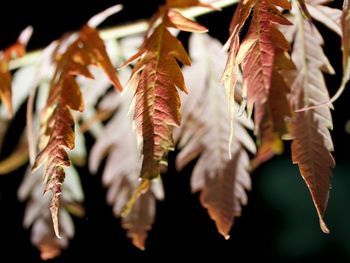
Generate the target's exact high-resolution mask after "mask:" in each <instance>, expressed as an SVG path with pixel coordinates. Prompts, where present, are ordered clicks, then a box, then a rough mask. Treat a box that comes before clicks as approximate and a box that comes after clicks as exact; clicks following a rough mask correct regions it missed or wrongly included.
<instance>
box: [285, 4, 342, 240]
mask: <svg viewBox="0 0 350 263" xmlns="http://www.w3.org/2000/svg"><path fill="white" fill-rule="evenodd" d="M293 3H294V4H295V14H294V17H293V20H294V24H295V34H294V40H293V42H294V45H293V52H292V58H293V61H294V63H295V65H296V67H297V72H298V74H297V76H296V77H295V80H294V82H293V85H292V96H293V98H292V107H293V109H301V108H304V107H305V106H312V105H318V104H320V103H322V102H324V101H329V95H328V91H327V87H326V84H325V81H324V77H323V74H322V72H325V73H330V74H333V73H334V70H333V68H332V66H331V65H330V63H329V61H328V59H327V57H326V56H325V54H324V53H323V50H322V45H323V39H322V36H321V35H320V33H319V32H318V30H317V28H316V27H315V26H314V25H313V24H312V22H311V21H309V20H307V19H306V18H305V17H304V16H303V15H302V11H301V10H300V9H298V6H297V3H296V1H294V2H293ZM330 107H331V106H323V107H317V108H315V109H311V110H307V111H302V112H297V113H295V115H294V117H293V119H292V122H291V130H292V137H293V142H292V159H293V163H295V164H298V166H299V170H300V173H301V175H302V177H303V179H304V180H305V182H306V184H307V186H308V188H309V190H310V192H311V196H312V199H313V202H314V204H315V207H316V210H317V213H318V216H319V219H320V226H321V229H322V231H323V232H325V233H328V232H329V230H328V228H327V226H326V224H325V222H324V220H323V216H324V212H325V210H326V207H327V202H328V196H329V189H330V179H331V175H332V172H331V168H333V167H334V165H335V162H334V159H333V157H332V155H331V152H332V151H333V142H332V138H331V136H330V132H329V129H332V127H333V124H332V117H331V113H330Z"/></svg>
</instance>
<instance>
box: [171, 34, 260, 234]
mask: <svg viewBox="0 0 350 263" xmlns="http://www.w3.org/2000/svg"><path fill="white" fill-rule="evenodd" d="M190 54H191V57H192V58H193V61H194V62H193V66H192V67H191V68H185V69H184V76H185V79H186V81H187V83H188V85H189V95H188V96H186V97H185V98H183V105H182V107H181V110H182V113H183V123H182V125H181V128H180V129H179V130H177V132H176V133H175V134H176V137H177V138H178V140H179V145H180V147H181V148H182V149H181V151H180V153H179V154H178V156H177V159H176V165H177V168H178V169H182V168H183V167H184V166H185V165H186V164H188V163H189V162H190V161H191V160H193V159H194V158H197V157H199V159H198V161H197V163H196V165H195V167H194V170H193V172H192V179H191V187H192V191H201V195H200V201H201V204H202V205H203V207H205V208H207V209H208V213H209V215H210V217H211V218H212V219H213V220H214V221H215V223H216V226H217V229H218V231H219V233H220V234H222V235H223V236H224V237H225V238H228V237H229V231H230V229H231V226H232V225H233V222H234V218H235V217H237V216H240V214H241V205H244V204H246V203H247V195H246V193H245V191H246V190H248V189H250V178H249V173H248V167H249V157H248V154H247V151H246V150H245V148H247V149H249V150H250V151H251V152H253V153H254V152H255V145H254V142H253V140H252V139H251V137H250V136H249V134H248V133H247V131H246V129H245V127H249V128H252V127H253V124H252V122H251V121H249V120H248V119H247V118H246V116H241V117H239V116H235V118H234V123H233V125H234V131H235V132H234V134H233V140H232V147H231V148H230V149H231V155H232V159H230V158H229V155H228V151H229V143H228V142H229V141H228V140H229V132H230V124H229V121H230V117H229V112H228V109H227V107H226V105H225V103H223V102H224V101H225V92H224V90H223V89H221V88H220V80H219V78H218V76H219V74H220V72H222V70H223V68H224V65H223V64H222V63H221V62H222V61H224V58H225V53H223V52H222V46H221V44H220V43H219V42H218V41H217V40H214V39H212V38H210V37H209V36H208V35H197V34H193V35H192V36H191V38H190ZM236 106H237V105H236ZM237 108H238V106H237V107H236V109H237Z"/></svg>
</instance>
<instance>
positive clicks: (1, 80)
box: [0, 26, 33, 117]
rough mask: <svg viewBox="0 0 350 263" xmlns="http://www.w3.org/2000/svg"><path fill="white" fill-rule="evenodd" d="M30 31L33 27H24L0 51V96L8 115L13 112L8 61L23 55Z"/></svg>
mask: <svg viewBox="0 0 350 263" xmlns="http://www.w3.org/2000/svg"><path fill="white" fill-rule="evenodd" d="M32 31H33V29H32V27H30V26H29V27H27V28H26V29H24V30H23V31H22V32H21V34H20V36H19V37H18V40H17V42H16V43H15V44H13V45H12V46H10V47H8V48H6V49H5V50H4V51H2V52H1V53H0V98H1V100H2V101H3V103H4V104H5V106H6V108H7V110H8V112H9V116H10V117H11V116H12V114H13V107H12V91H11V82H12V77H11V73H10V71H9V63H10V61H11V59H13V58H18V57H22V56H24V54H25V49H26V45H27V42H28V41H29V38H30V37H31V35H32Z"/></svg>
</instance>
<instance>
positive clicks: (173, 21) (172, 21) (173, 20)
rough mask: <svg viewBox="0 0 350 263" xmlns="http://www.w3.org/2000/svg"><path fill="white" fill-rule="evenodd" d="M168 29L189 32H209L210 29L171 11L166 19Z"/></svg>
mask: <svg viewBox="0 0 350 263" xmlns="http://www.w3.org/2000/svg"><path fill="white" fill-rule="evenodd" d="M165 25H166V26H167V27H173V28H176V29H179V30H182V31H188V32H200V33H203V32H207V31H208V29H207V28H206V27H204V26H202V25H200V24H198V23H196V22H194V21H192V20H190V19H188V18H186V17H184V16H183V15H182V14H181V13H179V12H177V11H175V10H169V11H168V12H167V16H166V19H165Z"/></svg>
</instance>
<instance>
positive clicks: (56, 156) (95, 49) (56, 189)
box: [33, 26, 122, 236]
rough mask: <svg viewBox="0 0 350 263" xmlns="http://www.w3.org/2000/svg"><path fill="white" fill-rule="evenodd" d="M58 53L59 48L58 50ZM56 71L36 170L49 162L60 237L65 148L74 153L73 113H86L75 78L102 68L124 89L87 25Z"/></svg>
mask: <svg viewBox="0 0 350 263" xmlns="http://www.w3.org/2000/svg"><path fill="white" fill-rule="evenodd" d="M57 50H59V48H58V49H57ZM55 59H56V65H57V66H56V70H55V73H54V76H53V78H52V81H51V88H50V93H49V97H48V100H47V104H46V106H45V108H44V110H43V111H42V115H41V125H42V128H41V130H42V132H41V141H40V142H39V143H40V145H41V147H42V151H41V152H40V153H39V154H38V156H37V158H36V160H35V163H34V165H33V169H36V168H37V167H39V166H41V165H42V164H43V163H44V162H47V167H46V170H45V179H44V182H45V185H46V187H45V192H47V191H48V190H51V191H52V192H53V197H52V201H51V205H50V210H51V214H52V219H53V223H54V229H55V233H56V235H57V236H59V228H58V210H59V205H60V194H61V184H62V183H63V180H64V177H65V174H64V167H68V166H70V161H69V158H68V155H67V152H66V148H68V149H70V150H72V149H73V148H74V146H75V144H74V120H73V116H72V114H71V112H70V110H71V109H72V110H75V111H83V108H84V106H83V98H82V96H81V92H80V88H79V86H78V84H77V82H76V80H75V76H77V75H82V76H85V77H87V78H93V76H92V74H91V73H90V71H89V69H88V66H89V65H96V66H99V67H101V68H102V69H103V70H104V71H105V73H106V74H107V76H108V77H109V79H110V81H111V82H112V83H113V85H114V86H115V87H116V88H117V89H119V90H121V89H122V87H121V85H120V83H119V81H118V79H117V76H116V73H115V69H114V67H113V66H112V64H111V61H110V60H109V58H108V56H107V53H106V50H105V46H104V44H103V41H102V40H101V39H100V37H99V36H98V33H97V31H96V30H95V29H93V28H91V27H88V26H84V27H83V28H82V29H81V31H80V33H79V36H78V38H77V39H76V40H75V41H73V43H71V44H70V45H69V47H68V48H67V50H66V51H65V52H64V54H63V55H60V54H56V58H55Z"/></svg>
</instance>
